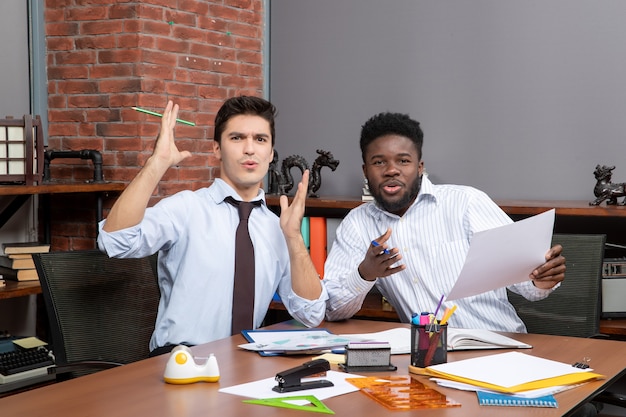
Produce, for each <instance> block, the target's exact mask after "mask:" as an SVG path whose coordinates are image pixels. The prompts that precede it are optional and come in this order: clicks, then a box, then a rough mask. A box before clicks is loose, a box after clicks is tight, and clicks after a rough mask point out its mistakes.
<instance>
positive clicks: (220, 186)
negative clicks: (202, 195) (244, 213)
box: [210, 178, 265, 205]
mask: <svg viewBox="0 0 626 417" xmlns="http://www.w3.org/2000/svg"><path fill="white" fill-rule="evenodd" d="M210 191H211V195H212V196H213V199H214V200H215V202H216V203H221V202H223V201H224V199H225V198H226V197H229V196H230V197H233V198H234V199H235V200H239V201H241V200H243V199H242V198H241V196H240V195H239V194H237V192H236V191H235V190H234V189H233V187H231V186H230V185H228V184H227V183H226V181H224V180H223V179H221V178H216V179H215V180H214V181H213V185H212V186H211V187H210ZM257 200H260V201H261V203H262V204H264V205H265V191H264V190H263V189H262V188H260V187H259V191H258V193H257V195H256V197H255V198H253V199H252V201H257Z"/></svg>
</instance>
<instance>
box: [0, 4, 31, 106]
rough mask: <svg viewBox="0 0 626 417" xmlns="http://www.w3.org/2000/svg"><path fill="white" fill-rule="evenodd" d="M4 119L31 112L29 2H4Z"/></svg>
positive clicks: (0, 35) (0, 63)
mask: <svg viewBox="0 0 626 417" xmlns="http://www.w3.org/2000/svg"><path fill="white" fill-rule="evenodd" d="M0 39H2V46H1V47H0V50H1V51H2V59H0V74H2V77H0V92H1V94H0V118H4V117H5V116H14V117H16V118H18V117H22V116H23V115H24V114H29V113H30V79H29V62H28V57H29V51H28V17H27V2H26V1H24V0H1V1H0Z"/></svg>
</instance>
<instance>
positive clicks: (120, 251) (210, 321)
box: [98, 179, 327, 350]
mask: <svg viewBox="0 0 626 417" xmlns="http://www.w3.org/2000/svg"><path fill="white" fill-rule="evenodd" d="M227 196H232V197H233V198H235V199H238V200H241V197H239V196H238V195H237V194H236V193H235V191H234V190H233V189H232V188H231V187H230V186H229V185H228V184H226V183H225V182H224V181H222V180H221V179H216V180H215V181H214V183H213V185H211V186H210V187H208V188H202V189H200V190H197V191H193V192H192V191H181V192H179V193H177V194H175V195H172V196H170V197H167V198H164V199H162V200H161V201H160V202H158V203H157V204H156V205H155V206H154V207H150V208H148V209H147V210H146V212H145V215H144V218H143V220H142V221H141V223H140V224H138V225H137V226H134V227H130V228H127V229H123V230H119V231H116V232H112V233H107V232H105V231H104V230H102V226H103V224H104V221H102V222H101V223H100V227H99V229H100V234H99V236H98V245H99V247H100V249H101V250H103V251H105V252H106V253H107V254H108V255H109V256H112V257H120V258H136V257H144V256H147V255H150V254H153V253H155V252H157V251H159V262H158V275H159V286H160V289H161V300H160V302H159V311H158V314H157V319H156V326H155V330H154V333H153V335H152V339H151V341H150V350H153V349H155V348H157V347H160V346H164V345H166V344H179V343H183V342H185V343H189V344H192V345H196V344H200V343H206V342H210V341H212V340H216V339H220V338H223V337H227V336H230V331H231V330H230V326H231V320H232V316H231V314H232V299H233V278H234V265H235V264H234V262H235V261H234V259H235V230H236V228H237V225H238V224H239V215H238V213H237V208H236V207H233V206H232V205H230V204H228V203H227V202H225V201H224V198H226V197H227ZM257 199H259V200H262V201H263V203H265V194H264V192H263V190H260V192H259V195H258V198H257ZM249 229H250V237H251V239H252V242H253V245H254V250H255V270H256V289H255V303H254V326H255V328H256V327H259V326H260V325H261V323H262V322H263V319H264V318H265V315H266V313H267V310H268V307H269V304H270V302H271V300H272V297H273V295H274V293H275V292H276V291H277V290H278V293H279V295H280V297H281V300H282V301H283V303H284V304H285V307H286V308H287V310H288V311H289V313H290V314H291V315H292V316H293V317H294V318H296V319H297V320H299V321H301V322H302V323H303V324H305V325H307V326H316V325H317V324H319V322H320V321H322V320H323V318H324V309H325V301H326V298H327V294H326V292H325V290H323V291H322V294H321V295H320V298H319V299H317V300H313V301H311V300H307V299H304V298H301V297H299V296H297V295H296V294H295V293H294V292H293V290H292V288H291V275H290V264H289V254H288V251H287V244H286V242H285V238H284V235H283V233H282V231H281V229H280V225H279V219H278V217H277V216H276V215H275V214H274V213H273V212H271V211H270V210H269V209H268V208H267V206H266V205H265V204H262V205H261V206H260V207H258V208H255V209H254V210H252V214H251V215H250V219H249Z"/></svg>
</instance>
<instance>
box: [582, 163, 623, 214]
mask: <svg viewBox="0 0 626 417" xmlns="http://www.w3.org/2000/svg"><path fill="white" fill-rule="evenodd" d="M614 169H615V166H606V165H602V166H600V165H596V170H595V171H594V172H593V175H594V176H595V177H596V186H595V187H593V194H594V195H595V196H596V199H595V200H593V201H591V202H589V205H590V206H597V205H600V203H602V202H603V201H604V200H607V202H606V204H607V205H617V204H618V203H617V198H618V197H626V183H623V182H620V183H612V182H611V177H612V176H613V170H614ZM619 205H621V206H624V205H626V198H625V199H624V200H622V203H621V204H619Z"/></svg>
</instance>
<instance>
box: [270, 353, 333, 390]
mask: <svg viewBox="0 0 626 417" xmlns="http://www.w3.org/2000/svg"><path fill="white" fill-rule="evenodd" d="M328 370H330V363H329V362H328V361H327V360H326V359H315V360H312V361H309V362H305V363H303V364H302V365H300V366H296V367H295V368H291V369H287V370H286V371H283V372H279V373H277V374H276V381H277V382H278V385H276V386H275V387H274V388H272V390H273V391H276V392H280V393H283V392H293V391H301V390H305V389H314V388H326V387H332V386H334V384H333V383H332V382H330V381H328V380H326V379H320V380H315V381H306V382H302V378H310V377H312V376H315V375H316V374H320V373H326V371H328Z"/></svg>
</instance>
